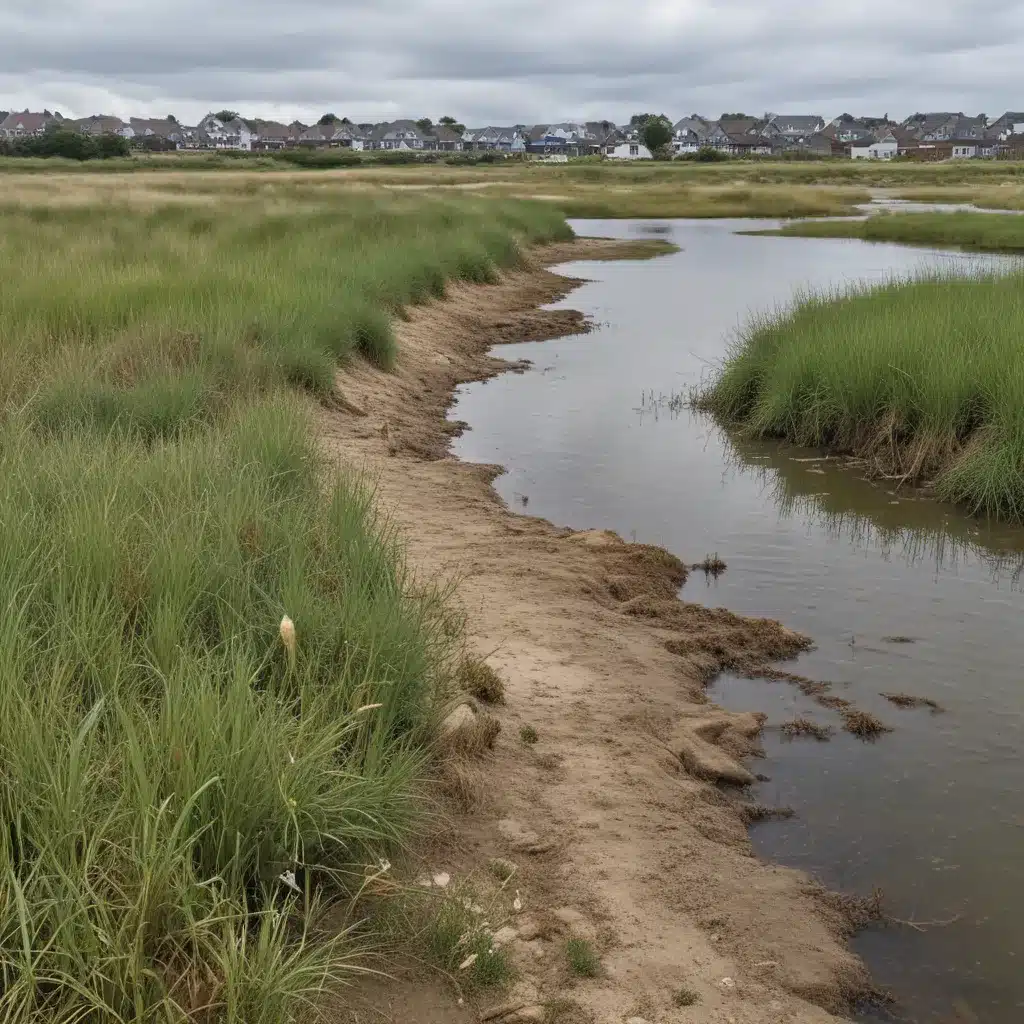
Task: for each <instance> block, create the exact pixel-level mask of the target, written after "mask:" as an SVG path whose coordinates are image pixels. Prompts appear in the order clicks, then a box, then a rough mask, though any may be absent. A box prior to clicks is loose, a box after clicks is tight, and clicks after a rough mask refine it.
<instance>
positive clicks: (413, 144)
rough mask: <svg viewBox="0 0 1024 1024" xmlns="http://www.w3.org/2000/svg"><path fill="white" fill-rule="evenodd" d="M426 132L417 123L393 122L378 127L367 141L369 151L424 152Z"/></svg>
mask: <svg viewBox="0 0 1024 1024" xmlns="http://www.w3.org/2000/svg"><path fill="white" fill-rule="evenodd" d="M425 139H426V132H424V131H421V130H420V128H419V126H418V125H417V124H416V122H415V121H408V120H403V121H392V122H390V123H384V124H379V125H376V126H375V127H374V128H373V130H372V131H371V132H370V134H369V138H368V139H367V143H368V147H367V148H369V149H383V150H396V149H397V150H409V149H413V150H422V149H424V148H425V147H424V141H425Z"/></svg>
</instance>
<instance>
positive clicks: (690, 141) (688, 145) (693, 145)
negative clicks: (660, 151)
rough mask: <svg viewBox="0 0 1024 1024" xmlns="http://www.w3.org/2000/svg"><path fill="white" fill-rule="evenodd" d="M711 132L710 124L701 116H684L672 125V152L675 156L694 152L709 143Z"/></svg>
mask: <svg viewBox="0 0 1024 1024" xmlns="http://www.w3.org/2000/svg"><path fill="white" fill-rule="evenodd" d="M711 134H712V132H711V125H710V124H709V123H708V122H707V121H705V120H704V119H703V118H702V117H698V116H697V115H696V114H692V115H691V116H690V117H684V118H682V119H681V120H679V121H676V123H675V124H674V125H672V152H673V153H674V154H675V155H676V156H682V155H683V154H685V153H696V152H698V151H699V150H700V149H701V148H702V147H704V146H706V145H709V140H710V136H711Z"/></svg>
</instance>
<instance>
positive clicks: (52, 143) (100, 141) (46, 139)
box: [0, 128, 131, 160]
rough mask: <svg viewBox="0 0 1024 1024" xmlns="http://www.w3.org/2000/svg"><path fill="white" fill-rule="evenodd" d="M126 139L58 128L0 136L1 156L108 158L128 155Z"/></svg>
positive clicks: (118, 136)
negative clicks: (6, 136) (31, 133)
mask: <svg viewBox="0 0 1024 1024" xmlns="http://www.w3.org/2000/svg"><path fill="white" fill-rule="evenodd" d="M130 155H131V148H130V147H129V145H128V140H127V139H124V138H122V137H121V136H120V135H114V134H107V135H98V136H93V135H85V134H84V133H83V132H77V131H72V130H71V129H69V128H58V129H56V130H55V131H48V132H44V133H43V134H42V135H30V136H28V137H26V138H23V139H0V156H36V157H39V156H42V157H52V156H59V157H64V158H65V159H67V160H107V159H109V158H111V157H115V156H130Z"/></svg>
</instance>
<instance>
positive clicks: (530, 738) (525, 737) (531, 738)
mask: <svg viewBox="0 0 1024 1024" xmlns="http://www.w3.org/2000/svg"><path fill="white" fill-rule="evenodd" d="M519 738H520V739H521V740H522V741H523V742H524V743H526V744H527V745H528V746H531V747H532V746H533V744H534V743H536V742H537V741H538V740H539V739H540V736H538V735H537V730H536V729H534V727H533V726H532V725H524V726H523V727H522V728H521V729H520V730H519Z"/></svg>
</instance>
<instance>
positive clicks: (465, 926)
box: [424, 893, 513, 988]
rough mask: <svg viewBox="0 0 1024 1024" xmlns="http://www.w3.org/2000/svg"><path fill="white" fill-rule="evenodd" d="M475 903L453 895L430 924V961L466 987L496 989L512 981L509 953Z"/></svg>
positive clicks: (428, 950)
mask: <svg viewBox="0 0 1024 1024" xmlns="http://www.w3.org/2000/svg"><path fill="white" fill-rule="evenodd" d="M472 906H473V904H472V901H471V900H470V899H469V898H466V897H465V896H463V897H459V896H457V895H456V894H454V893H453V894H452V895H451V896H450V897H448V898H446V899H445V901H444V902H443V903H442V904H441V906H440V908H439V909H438V910H437V912H436V914H435V915H434V916H433V919H432V920H431V921H430V923H429V925H428V927H427V930H426V934H425V936H424V939H425V945H426V952H427V955H428V958H429V959H430V960H431V961H432V962H433V963H434V964H436V965H437V966H438V967H440V968H441V969H442V970H444V971H447V972H448V973H449V974H452V975H454V976H456V977H457V978H458V980H459V984H460V985H462V986H463V987H465V988H494V987H497V986H499V985H504V984H505V983H507V982H508V981H510V980H511V978H512V975H513V971H512V964H511V962H510V960H509V958H508V954H507V953H506V952H505V951H504V950H502V949H497V948H495V946H494V945H493V942H492V937H491V933H490V931H489V930H488V928H487V927H486V926H485V925H484V923H483V921H482V920H481V916H480V915H479V914H476V913H474V912H473V909H472Z"/></svg>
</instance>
